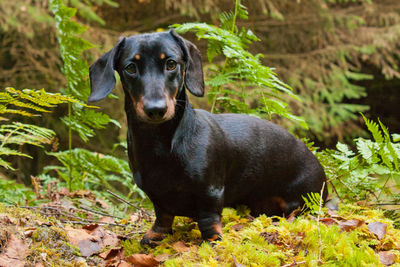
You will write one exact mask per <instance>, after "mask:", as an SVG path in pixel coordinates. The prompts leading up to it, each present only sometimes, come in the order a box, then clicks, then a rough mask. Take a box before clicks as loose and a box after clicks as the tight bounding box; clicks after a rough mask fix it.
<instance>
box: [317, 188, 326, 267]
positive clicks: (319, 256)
mask: <svg viewBox="0 0 400 267" xmlns="http://www.w3.org/2000/svg"><path fill="white" fill-rule="evenodd" d="M324 189H325V182H324V183H323V184H322V189H321V194H320V198H319V210H318V217H317V227H318V262H319V263H321V262H322V261H321V253H322V252H321V250H322V248H321V229H320V228H319V219H320V216H321V209H322V195H323V194H324Z"/></svg>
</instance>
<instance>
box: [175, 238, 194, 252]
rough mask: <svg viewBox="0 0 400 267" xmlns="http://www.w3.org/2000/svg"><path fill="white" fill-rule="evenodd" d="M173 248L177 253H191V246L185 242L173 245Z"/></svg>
mask: <svg viewBox="0 0 400 267" xmlns="http://www.w3.org/2000/svg"><path fill="white" fill-rule="evenodd" d="M172 248H173V249H175V250H176V251H177V252H187V251H189V249H190V248H189V246H188V245H187V244H186V243H185V242H184V241H178V242H175V243H174V244H172Z"/></svg>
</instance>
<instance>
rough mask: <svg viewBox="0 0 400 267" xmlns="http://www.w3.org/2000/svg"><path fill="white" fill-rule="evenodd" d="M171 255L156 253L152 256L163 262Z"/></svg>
mask: <svg viewBox="0 0 400 267" xmlns="http://www.w3.org/2000/svg"><path fill="white" fill-rule="evenodd" d="M171 256H172V255H170V254H167V253H164V254H160V255H157V256H155V257H154V258H155V259H156V260H157V261H159V262H164V261H166V260H167V259H168V258H169V257H171Z"/></svg>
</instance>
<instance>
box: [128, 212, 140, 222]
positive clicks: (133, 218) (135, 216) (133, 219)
mask: <svg viewBox="0 0 400 267" xmlns="http://www.w3.org/2000/svg"><path fill="white" fill-rule="evenodd" d="M129 220H130V221H131V222H132V223H137V222H140V221H141V220H142V216H141V213H140V212H135V213H134V214H132V215H131V216H129Z"/></svg>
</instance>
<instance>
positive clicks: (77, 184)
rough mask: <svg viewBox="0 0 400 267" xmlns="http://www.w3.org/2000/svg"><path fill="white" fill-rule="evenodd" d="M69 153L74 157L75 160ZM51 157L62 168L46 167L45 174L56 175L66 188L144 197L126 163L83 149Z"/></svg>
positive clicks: (55, 153) (59, 153)
mask: <svg viewBox="0 0 400 267" xmlns="http://www.w3.org/2000/svg"><path fill="white" fill-rule="evenodd" d="M70 153H72V154H73V156H72V157H71V156H70ZM48 154H49V155H51V156H54V157H56V158H57V159H58V160H59V161H60V162H61V163H62V166H47V167H46V168H45V169H44V172H45V173H48V172H50V171H56V172H57V174H58V175H59V176H60V177H61V178H62V179H63V180H64V181H65V182H66V184H68V185H70V186H71V190H80V189H90V190H94V191H98V192H104V191H105V189H109V190H111V191H114V192H117V191H118V192H127V193H128V196H131V195H132V194H136V197H141V198H144V197H145V195H144V193H143V192H142V191H141V190H140V189H139V188H138V187H137V186H136V185H135V184H134V183H133V182H132V172H131V170H130V168H129V164H128V162H126V161H125V160H122V159H118V158H116V157H114V156H110V155H103V154H100V153H96V152H92V151H88V150H86V149H81V148H75V149H73V150H72V151H71V152H70V151H60V152H53V153H48ZM70 166H72V168H71V169H70V168H69V167H70ZM71 170H72V173H70V172H71Z"/></svg>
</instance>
